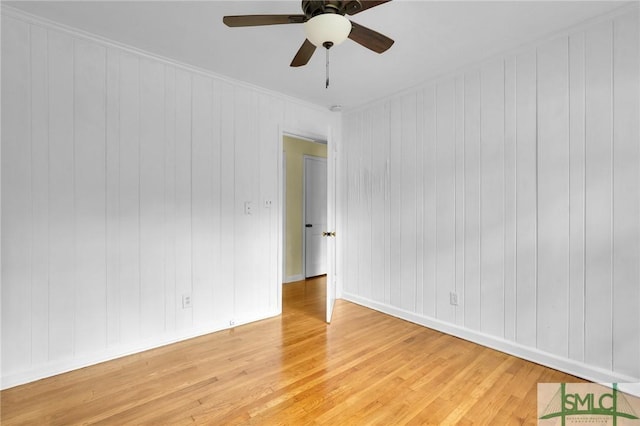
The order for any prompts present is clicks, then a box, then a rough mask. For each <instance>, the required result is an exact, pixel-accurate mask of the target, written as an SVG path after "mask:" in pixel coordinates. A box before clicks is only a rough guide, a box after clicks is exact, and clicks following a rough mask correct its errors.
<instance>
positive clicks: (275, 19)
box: [222, 15, 307, 27]
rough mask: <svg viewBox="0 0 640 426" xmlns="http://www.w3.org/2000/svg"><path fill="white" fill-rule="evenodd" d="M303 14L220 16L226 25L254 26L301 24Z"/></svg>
mask: <svg viewBox="0 0 640 426" xmlns="http://www.w3.org/2000/svg"><path fill="white" fill-rule="evenodd" d="M306 20H307V17H306V16H304V15H237V16H225V17H224V18H222V22H224V23H225V24H226V25H227V26H228V27H256V26H260V25H279V24H302V23H304V22H305V21H306Z"/></svg>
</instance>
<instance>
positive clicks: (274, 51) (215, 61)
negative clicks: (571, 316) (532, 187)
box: [3, 0, 627, 108]
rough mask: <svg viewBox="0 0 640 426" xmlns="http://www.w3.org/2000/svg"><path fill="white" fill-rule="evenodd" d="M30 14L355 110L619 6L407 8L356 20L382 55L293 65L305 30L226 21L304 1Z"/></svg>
mask: <svg viewBox="0 0 640 426" xmlns="http://www.w3.org/2000/svg"><path fill="white" fill-rule="evenodd" d="M3 4H9V5H11V6H13V7H17V8H20V9H22V10H24V11H26V12H29V13H32V14H34V15H38V16H41V17H44V18H47V19H50V20H53V21H56V22H59V23H62V24H65V25H68V26H71V27H74V28H78V29H81V30H84V31H88V32H91V33H93V34H97V35H99V36H102V37H105V38H108V39H111V40H114V41H116V42H119V43H123V44H126V45H129V46H133V47H136V48H139V49H142V50H145V51H148V52H151V53H154V54H157V55H161V56H164V57H168V58H171V59H174V60H177V61H179V62H183V63H186V64H191V65H194V66H197V67H199V68H204V69H207V70H210V71H212V72H214V73H216V74H219V75H224V76H228V77H231V78H233V79H236V80H241V81H244V82H248V83H251V84H254V85H257V86H260V87H264V88H267V89H271V90H275V91H277V92H281V93H284V94H287V95H290V96H293V97H296V98H300V99H304V100H307V101H310V102H312V103H315V104H318V105H323V106H330V105H335V104H341V105H344V106H345V107H347V108H348V107H354V106H357V105H361V104H363V103H367V102H369V101H372V100H374V99H377V98H381V97H385V96H388V95H390V94H392V93H395V92H398V91H401V90H403V89H406V88H409V87H411V86H415V85H417V84H420V83H422V82H424V81H427V80H430V79H433V78H435V77H437V76H438V75H440V74H442V73H443V72H447V71H452V70H455V69H457V68H460V67H462V66H465V65H467V64H470V63H473V62H476V61H479V60H482V59H485V58H488V57H491V56H492V55H495V54H497V53H499V52H503V51H506V50H510V49H513V48H515V47H517V46H520V45H522V44H525V43H528V42H531V41H534V40H536V39H540V38H542V37H546V36H548V35H550V34H553V33H555V32H558V31H561V30H564V29H566V28H568V27H571V26H574V25H576V24H579V23H581V22H584V21H585V20H589V19H591V18H593V17H596V16H598V15H602V14H605V13H607V12H609V11H611V10H613V9H616V8H619V7H621V6H623V5H625V4H627V2H617V1H497V2H484V1H467V2H463V1H408V0H394V1H392V2H390V3H386V4H383V5H381V6H378V7H375V8H372V9H370V10H367V11H364V12H362V13H360V14H357V15H354V16H353V17H351V19H352V20H353V21H355V22H357V23H359V24H361V25H364V26H367V27H369V28H372V29H375V30H377V31H379V32H381V33H383V34H385V35H387V36H389V37H391V38H392V39H394V40H395V44H394V45H393V46H392V47H391V49H389V50H388V51H387V52H385V53H383V54H381V55H378V54H376V53H373V52H371V51H369V50H367V49H365V48H363V47H361V46H360V45H358V44H356V43H354V42H352V41H351V40H347V41H346V42H345V43H343V44H341V45H339V46H336V47H334V48H333V49H331V64H330V68H331V86H330V88H329V89H325V87H324V73H325V66H324V60H325V58H324V51H322V49H318V50H316V53H315V55H314V56H313V57H312V58H311V60H310V61H309V63H308V64H307V65H306V66H305V67H300V68H291V67H289V64H290V62H291V59H292V58H293V56H294V55H295V53H296V51H297V50H298V48H299V47H300V45H301V44H302V42H303V41H304V32H303V28H302V25H277V26H264V27H254V28H228V27H226V26H225V25H224V24H223V23H222V17H223V16H224V15H243V14H271V13H274V14H289V13H291V14H298V13H301V9H300V2H299V1H289V0H286V1H284V0H281V1H238V0H235V1H121V2H120V1H119V2H116V1H70V2H57V1H38V2H36V1H21V2H3Z"/></svg>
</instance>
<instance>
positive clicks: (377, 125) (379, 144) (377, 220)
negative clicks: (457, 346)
mask: <svg viewBox="0 0 640 426" xmlns="http://www.w3.org/2000/svg"><path fill="white" fill-rule="evenodd" d="M384 111H385V110H384V105H377V106H376V107H374V109H373V112H372V121H371V125H372V130H373V131H372V133H371V175H372V184H371V185H372V191H371V298H372V299H373V300H375V301H377V302H384V300H385V252H386V248H385V246H386V244H385V241H386V240H385V228H386V226H385V211H386V203H385V192H386V191H385V189H386V178H387V173H386V171H387V158H388V157H387V149H385V147H386V146H387V143H388V139H387V135H386V134H385V133H384V132H383V131H382V129H383V127H384V125H385V119H386V117H385V113H384Z"/></svg>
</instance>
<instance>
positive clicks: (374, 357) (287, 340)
mask: <svg viewBox="0 0 640 426" xmlns="http://www.w3.org/2000/svg"><path fill="white" fill-rule="evenodd" d="M324 304H325V292H324V278H317V279H312V280H306V281H301V282H298V283H293V284H287V285H285V286H284V290H283V306H284V309H283V311H284V312H283V315H282V316H280V317H277V318H272V319H268V320H264V321H260V322H257V323H253V324H249V325H245V326H241V327H236V328H234V329H231V330H226V331H222V332H219V333H213V334H210V335H207V336H202V337H198V338H195V339H190V340H188V341H184V342H180V343H177V344H174V345H170V346H165V347H162V348H158V349H154V350H150V351H147V352H144V353H140V354H135V355H132V356H129V357H124V358H121V359H118V360H114V361H110V362H107V363H103V364H99V365H95V366H92V367H88V368H84V369H81V370H76V371H72V372H70V373H66V374H62V375H59V376H56V377H51V378H48V379H44V380H40V381H37V382H34V383H29V384H26V385H23V386H18V387H15V388H12V389H8V390H5V391H3V392H1V393H0V398H1V409H2V412H1V417H0V419H1V420H2V424H3V425H18V424H39V425H40V424H52V425H69V424H88V423H92V424H104V425H125V424H154V425H155V424H171V425H183V424H184V425H187V424H214V425H228V424H229V425H233V424H246V425H251V424H259V425H264V424H267V425H279V424H282V425H298V424H304V425H312V424H331V425H338V424H339V425H361V424H362V425H375V424H380V425H399V424H416V425H430V424H432V425H474V424H478V425H485V424H486V425H498V424H500V425H506V424H530V425H534V424H536V412H535V410H536V389H537V383H538V382H576V381H581V380H579V379H577V378H575V377H572V376H569V375H566V374H564V373H561V372H558V371H555V370H551V369H548V368H545V367H542V366H540V365H537V364H534V363H530V362H527V361H524V360H521V359H518V358H514V357H511V356H509V355H506V354H503V353H500V352H497V351H494V350H491V349H488V348H484V347H482V346H478V345H475V344H473V343H470V342H466V341H464V340H461V339H458V338H455V337H451V336H447V335H445V334H442V333H439V332H436V331H433V330H430V329H427V328H424V327H421V326H418V325H415V324H412V323H409V322H406V321H403V320H400V319H397V318H393V317H390V316H388V315H385V314H382V313H379V312H375V311H372V310H370V309H366V308H364V307H361V306H358V305H354V304H351V303H348V302H345V301H337V303H336V307H335V311H334V318H333V322H332V324H331V325H327V324H325V322H324V321H323V318H324V315H325V311H324V309H325V308H324Z"/></svg>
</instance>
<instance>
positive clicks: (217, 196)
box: [200, 81, 233, 320]
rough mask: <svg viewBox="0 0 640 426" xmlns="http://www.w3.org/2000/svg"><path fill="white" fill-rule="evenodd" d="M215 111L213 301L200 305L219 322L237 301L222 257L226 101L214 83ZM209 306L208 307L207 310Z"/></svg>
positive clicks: (228, 315)
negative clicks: (223, 270)
mask: <svg viewBox="0 0 640 426" xmlns="http://www.w3.org/2000/svg"><path fill="white" fill-rule="evenodd" d="M210 93H211V97H212V102H213V103H212V108H211V111H210V113H211V114H210V116H209V120H210V122H211V126H212V127H211V157H210V158H209V159H208V164H207V167H208V168H210V169H211V175H210V185H211V192H210V194H209V196H210V197H211V200H212V201H211V209H212V210H211V216H210V218H209V220H210V226H211V238H212V240H211V250H212V253H211V256H212V258H211V259H209V262H210V263H211V276H210V278H209V279H210V281H211V282H210V288H211V295H210V297H211V300H210V301H209V303H208V304H207V303H206V302H205V303H203V302H202V301H201V302H200V303H201V304H202V305H203V306H204V307H205V309H210V310H211V311H212V315H213V316H214V318H216V319H217V320H225V319H228V318H231V317H232V312H233V306H230V304H229V303H228V301H229V300H233V294H231V290H232V289H231V286H229V285H225V283H224V281H223V280H222V262H221V259H222V256H223V253H224V251H225V248H224V247H223V246H222V238H223V230H222V226H221V224H222V163H223V159H222V110H223V105H224V104H223V99H222V96H221V95H222V90H221V87H220V83H219V82H217V81H213V82H212V86H211V91H210ZM207 306H208V307H207Z"/></svg>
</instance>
